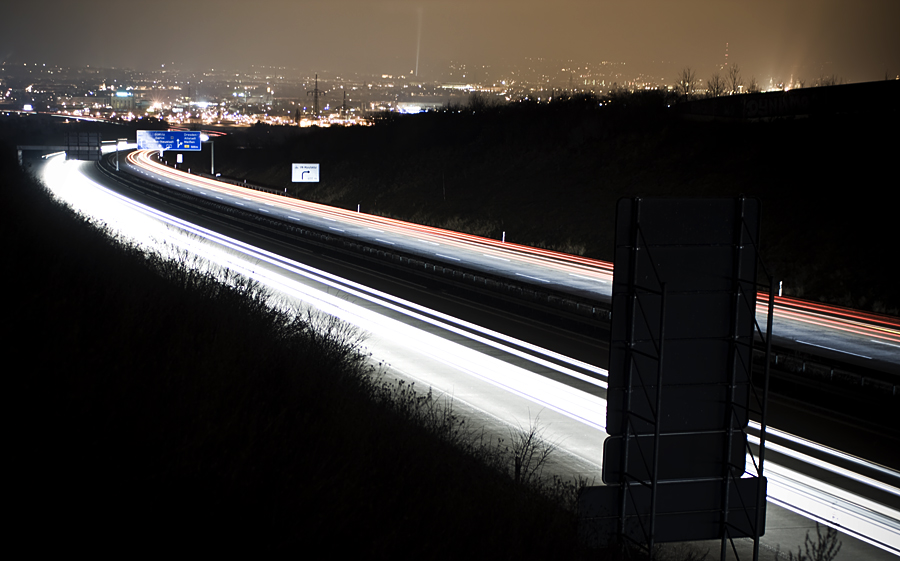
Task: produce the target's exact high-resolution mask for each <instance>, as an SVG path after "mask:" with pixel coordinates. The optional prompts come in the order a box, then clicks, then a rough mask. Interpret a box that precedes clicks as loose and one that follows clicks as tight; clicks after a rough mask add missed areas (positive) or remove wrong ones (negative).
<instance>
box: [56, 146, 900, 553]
mask: <svg viewBox="0 0 900 561" xmlns="http://www.w3.org/2000/svg"><path fill="white" fill-rule="evenodd" d="M82 165H83V164H81V163H79V162H66V161H64V160H62V159H61V158H55V159H51V160H50V161H48V163H47V165H46V166H45V168H44V172H43V179H44V181H45V183H46V184H47V185H48V187H50V188H51V190H52V191H53V192H54V193H55V194H56V195H57V196H58V197H60V198H61V199H63V200H65V201H66V202H68V203H69V204H71V205H72V206H73V207H75V208H77V209H79V210H80V211H82V212H84V213H86V214H89V215H91V216H95V217H97V218H98V219H99V220H101V221H103V222H105V223H106V224H108V225H109V226H110V228H111V229H113V230H114V231H116V232H122V233H123V234H124V235H127V236H128V237H129V238H131V239H133V240H134V241H135V242H136V243H141V244H143V245H147V246H149V247H158V245H159V244H160V243H161V242H165V243H169V244H173V245H177V247H181V248H185V249H188V250H190V251H192V252H195V253H197V254H198V255H201V256H202V257H204V258H205V259H209V260H210V261H212V262H215V263H218V264H220V265H221V266H223V267H228V268H231V269H233V270H235V271H237V272H239V273H242V274H245V275H247V276H249V277H252V278H254V279H257V280H259V281H260V282H262V283H264V284H266V285H267V286H269V287H272V288H273V289H275V290H277V291H279V292H281V293H283V294H287V295H290V296H292V297H294V298H299V299H302V300H303V301H304V302H306V303H308V304H310V305H312V306H315V307H316V308H318V309H320V310H322V311H323V312H325V313H328V314H331V315H335V316H337V317H339V318H341V319H343V320H344V321H347V322H349V323H351V324H353V325H357V326H359V327H360V328H362V329H364V330H366V331H370V332H372V333H376V334H378V335H379V336H381V337H390V338H391V339H392V340H393V341H394V342H395V343H402V344H404V345H407V346H408V348H410V349H411V350H414V351H415V352H418V353H421V354H423V355H427V356H429V357H431V358H432V359H434V360H436V361H439V362H441V363H443V364H446V365H449V366H451V367H452V368H454V369H456V370H458V371H460V372H464V373H466V374H468V375H470V376H472V377H475V378H478V379H480V380H483V381H485V382H487V383H490V384H492V385H493V386H495V387H499V388H503V389H504V390H506V391H508V392H511V393H513V394H516V395H519V396H522V397H524V398H526V399H528V400H530V401H532V402H533V403H535V404H538V405H540V406H541V407H546V408H549V409H551V410H553V411H556V412H558V413H560V414H563V415H565V416H567V417H569V418H571V419H574V420H576V421H578V422H579V423H582V424H583V425H584V426H585V427H586V428H588V429H590V430H595V431H603V430H604V429H605V423H606V401H605V400H604V399H602V398H600V397H599V396H596V395H592V394H590V393H587V392H583V391H580V390H577V389H575V388H572V387H570V386H568V385H566V384H562V383H559V382H556V381H553V380H551V379H549V378H546V377H545V376H542V375H540V374H539V372H540V371H541V369H551V370H553V371H555V372H558V373H561V374H564V375H566V376H571V377H573V378H576V379H578V380H580V381H582V382H588V383H590V384H593V385H595V386H596V387H597V388H601V389H602V388H606V382H605V381H604V380H605V378H606V375H607V372H606V371H605V370H603V369H600V368H597V367H595V366H592V365H589V364H587V363H583V362H581V361H576V360H574V359H571V358H569V357H565V356H564V355H560V354H558V353H554V352H552V351H549V350H546V349H542V348H540V347H538V346H536V345H532V344H529V343H526V342H524V341H519V340H516V339H514V338H512V337H508V336H506V335H503V334H501V333H497V332H493V331H489V330H485V329H482V328H480V327H479V326H477V325H474V324H470V323H467V322H463V321H461V320H458V319H455V318H452V317H451V316H448V315H446V314H442V313H439V312H436V311H434V310H429V309H427V308H424V307H422V306H418V305H417V304H414V303H412V302H407V301H404V300H402V299H399V298H396V297H393V296H391V295H389V294H386V293H382V292H379V291H375V290H372V289H369V288H367V287H364V286H362V285H359V284H357V283H353V282H352V281H349V280H346V279H341V278H339V277H336V276H334V275H330V274H328V273H326V272H324V271H319V270H316V269H313V268H311V267H308V266H306V265H303V264H302V263H298V262H294V261H291V260H288V259H286V258H284V257H281V256H279V255H277V254H274V253H269V252H266V251H264V250H261V249H258V248H255V247H253V246H250V245H249V244H245V243H243V242H240V241H237V240H233V239H230V238H227V237H225V236H221V235H219V234H217V233H215V232H212V231H209V230H206V229H203V228H200V227H198V226H195V225H193V224H191V223H189V222H185V221H181V220H179V219H176V218H174V217H171V216H168V215H166V214H164V213H162V212H159V211H157V210H155V209H152V208H150V207H146V206H144V205H140V204H139V203H136V202H134V201H131V200H129V199H126V198H125V197H122V196H120V195H117V194H115V193H112V192H111V191H108V190H107V189H105V188H103V187H101V186H99V185H97V184H96V183H94V182H92V181H90V180H89V179H87V178H86V177H84V176H83V175H82V174H81V173H80V171H81V166H82ZM161 224H162V225H163V226H162V227H161V226H160V225H161ZM186 234H187V235H186ZM376 306H377V307H378V308H380V310H376V309H375V307H376ZM422 325H428V326H430V328H429V329H427V330H426V329H422V328H421V327H420V326H422ZM435 331H437V332H435ZM465 341H468V342H465ZM483 348H490V349H493V350H492V351H491V352H492V354H498V353H500V354H505V355H510V356H512V357H515V359H518V360H520V361H523V362H522V364H526V363H528V364H531V365H532V366H531V367H528V368H524V367H521V366H518V365H516V364H512V363H511V362H510V361H508V360H501V359H499V358H496V357H494V356H490V355H489V354H486V353H485V352H483V351H482V350H480V349H483ZM373 352H375V350H373ZM416 374H417V375H423V374H422V373H416ZM756 428H758V425H757V427H756ZM769 432H770V433H772V434H773V435H777V436H779V437H781V438H785V439H786V440H789V441H795V442H798V443H801V444H802V445H803V446H807V447H817V446H818V448H817V449H819V450H826V451H828V453H830V454H833V455H834V454H842V453H840V452H837V451H834V450H830V449H827V448H825V447H821V446H820V445H817V444H815V443H811V442H809V441H805V440H803V439H799V437H795V436H793V435H789V434H786V433H782V432H780V431H778V430H777V429H774V428H771V427H770V428H769ZM598 434H599V433H598ZM753 438H754V437H751V441H753ZM756 442H757V443H758V440H756ZM599 443H600V440H599V438H598V444H597V445H598V446H599ZM767 449H771V450H772V451H773V452H774V451H777V452H779V453H782V454H785V455H788V456H791V457H793V458H795V459H798V460H801V461H804V462H807V463H810V464H812V465H816V466H818V467H820V468H823V469H828V470H829V471H831V472H832V473H835V474H838V475H840V476H842V477H849V478H851V479H853V480H855V481H858V482H861V483H865V484H868V485H873V486H878V488H880V489H882V490H885V491H887V492H889V493H891V494H893V495H894V496H900V491H898V490H897V489H896V488H894V487H891V486H889V485H884V484H883V483H880V482H876V481H874V480H872V479H870V478H867V477H865V476H862V475H859V474H855V473H853V472H852V471H850V470H847V469H846V468H841V467H839V466H835V465H833V464H831V463H829V462H824V461H821V460H817V459H816V458H814V457H812V456H810V455H808V454H805V453H803V452H799V451H797V450H793V449H789V448H787V447H784V446H781V445H776V444H773V443H769V444H768V446H767ZM842 458H843V459H845V460H846V459H847V458H850V461H853V462H854V463H857V464H859V465H864V466H866V467H868V468H870V469H875V470H876V471H877V470H879V469H880V470H886V472H887V473H888V474H889V475H891V476H893V477H898V474H897V472H894V471H893V470H889V469H888V468H884V467H883V466H875V465H874V464H871V463H869V462H866V461H865V460H862V459H859V458H852V457H851V456H847V455H846V454H843V456H842ZM766 465H767V476H768V477H769V481H770V485H769V497H768V498H769V500H770V501H772V502H774V503H777V504H780V505H782V506H785V507H786V508H789V509H791V510H794V511H797V512H800V513H801V514H804V515H805V516H810V517H812V518H814V519H818V520H820V521H822V522H824V523H826V524H828V525H831V526H835V527H838V528H839V529H841V530H844V531H848V532H850V533H852V534H854V535H857V536H858V537H860V539H863V540H865V541H867V542H869V543H872V544H873V545H876V546H878V547H881V548H883V549H886V550H887V551H891V552H893V553H897V554H900V522H898V521H900V512H898V511H897V510H896V509H893V508H891V507H887V506H885V505H879V504H877V503H874V502H873V501H870V500H868V499H865V498H864V497H860V496H857V495H855V494H853V493H850V492H848V491H846V490H843V489H840V488H837V487H835V486H833V485H830V484H827V483H824V482H821V481H818V480H815V479H812V478H810V477H809V476H806V475H803V474H799V473H797V472H794V471H792V470H789V469H787V468H784V467H782V466H778V465H777V464H776V463H773V462H772V461H768V462H767V464H766ZM873 466H874V467H873ZM876 484H877V485H876Z"/></svg>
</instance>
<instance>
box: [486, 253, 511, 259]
mask: <svg viewBox="0 0 900 561" xmlns="http://www.w3.org/2000/svg"><path fill="white" fill-rule="evenodd" d="M482 255H484V256H485V257H490V258H491V259H499V260H500V261H509V259H504V258H502V257H497V256H496V255H488V254H487V253H482Z"/></svg>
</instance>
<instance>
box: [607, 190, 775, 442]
mask: <svg viewBox="0 0 900 561" xmlns="http://www.w3.org/2000/svg"><path fill="white" fill-rule="evenodd" d="M758 237H759V203H758V201H757V200H756V199H623V200H621V201H619V208H618V215H617V223H616V261H615V263H616V267H615V275H614V279H613V298H612V306H613V307H612V313H613V323H612V327H611V343H610V362H609V365H610V367H609V395H608V413H607V416H608V425H607V432H608V433H609V434H611V435H620V434H623V433H624V430H625V427H624V426H623V424H622V423H623V422H624V418H625V416H624V415H623V413H624V411H625V409H626V408H628V409H629V412H634V413H638V414H639V417H640V418H639V417H638V416H635V415H631V417H632V419H631V421H633V422H634V426H633V427H632V432H636V433H637V434H641V433H646V432H648V431H651V430H652V427H651V426H650V422H649V421H646V419H650V418H651V417H648V416H647V415H646V414H645V413H647V412H648V410H649V409H653V408H655V403H656V398H657V395H656V379H657V375H658V372H657V367H658V364H659V358H658V349H659V346H660V343H661V342H662V343H664V349H665V355H664V366H663V387H664V393H665V395H666V397H665V399H664V400H663V404H662V427H661V430H662V432H673V431H681V430H685V429H686V428H689V429H690V430H707V431H714V430H725V428H726V427H725V422H726V415H725V414H724V409H723V408H724V407H725V404H726V402H727V401H728V398H729V395H728V393H729V390H728V389H727V388H726V385H728V384H732V385H733V386H734V387H735V389H736V394H735V395H734V396H733V401H732V403H736V404H737V405H738V414H739V418H738V425H740V426H745V425H746V422H747V417H746V409H747V398H748V395H749V392H748V387H749V382H750V357H751V348H752V347H751V344H752V340H753V336H754V328H755V323H754V322H755V314H756V287H755V283H756V260H757V255H756V251H755V243H756V241H757V240H758ZM662 283H665V284H666V305H665V318H666V319H665V325H662V324H661V321H660V320H661V313H662V294H661V290H662ZM661 332H664V333H665V337H664V341H663V340H662V339H660V334H661ZM732 376H733V379H732ZM629 389H630V390H632V391H631V393H630V395H629V396H628V398H629V403H627V404H626V403H625V400H626V393H628V390H629ZM669 391H672V392H673V393H672V394H669V393H668V392H669ZM692 394H696V395H695V398H696V399H692V397H691V395H692ZM710 398H711V399H712V400H713V401H709V400H710ZM701 404H702V405H701ZM698 405H699V406H698ZM720 413H721V414H720ZM641 418H643V419H641Z"/></svg>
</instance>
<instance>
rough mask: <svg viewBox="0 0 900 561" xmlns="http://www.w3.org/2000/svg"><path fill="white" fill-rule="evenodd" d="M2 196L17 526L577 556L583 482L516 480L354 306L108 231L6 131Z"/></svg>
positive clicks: (458, 553) (200, 545) (352, 552)
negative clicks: (358, 328) (296, 303)
mask: <svg viewBox="0 0 900 561" xmlns="http://www.w3.org/2000/svg"><path fill="white" fill-rule="evenodd" d="M0 203H2V204H0V210H2V215H0V235H2V237H3V240H4V242H5V243H6V248H7V252H6V255H5V258H6V261H5V262H6V264H7V266H6V267H5V269H4V271H5V272H6V273H7V275H6V279H5V281H6V282H5V284H4V287H5V292H6V296H7V301H6V304H5V308H4V316H3V317H4V319H5V320H6V322H5V323H6V325H7V332H6V333H5V335H4V340H3V350H4V355H5V357H6V362H7V366H6V367H5V368H4V374H5V380H6V382H7V384H6V393H5V395H6V396H7V401H8V402H9V407H7V414H6V415H7V427H6V430H7V434H8V435H9V439H8V441H9V446H8V447H7V454H6V457H7V464H8V467H9V469H8V470H7V471H8V472H9V485H8V487H9V489H10V491H9V492H8V493H7V496H8V499H9V500H8V501H7V504H8V506H9V507H10V511H11V512H12V513H13V521H12V523H11V524H10V525H9V526H8V528H9V530H10V535H11V536H12V539H13V540H15V541H14V543H20V547H28V548H29V550H30V551H34V552H40V553H57V552H63V551H76V550H81V549H89V550H91V551H94V552H99V553H100V554H101V555H103V554H107V553H112V552H115V553H116V554H117V555H121V554H122V552H128V553H129V554H131V555H134V554H135V553H137V554H138V555H140V554H146V553H149V552H152V553H157V554H163V555H171V554H172V552H173V551H177V552H179V553H183V554H190V553H199V554H207V555H208V554H217V553H228V554H230V555H235V554H239V555H244V556H258V555H260V554H263V555H265V554H272V553H275V552H278V553H281V554H284V553H290V554H293V555H298V554H299V555H303V554H305V553H308V552H310V551H329V552H333V553H334V554H336V555H338V556H345V557H350V558H356V557H359V556H365V557H366V558H376V559H379V558H390V559H405V558H414V559H458V558H472V557H482V556H483V557H488V558H504V557H506V558H516V559H548V558H550V557H553V556H554V555H560V556H563V557H566V558H581V557H583V555H582V554H583V553H584V552H582V551H580V549H579V546H578V544H577V540H576V537H575V518H574V514H573V513H572V511H571V510H570V505H566V504H564V502H565V501H564V498H565V497H569V498H571V497H572V496H573V495H572V493H573V492H574V486H573V485H561V484H553V485H551V484H550V483H549V482H547V487H546V489H551V488H552V489H556V491H557V493H556V494H555V495H552V493H542V492H539V491H537V490H536V488H535V486H526V485H523V484H517V483H515V482H514V481H513V480H512V478H511V477H509V476H508V475H507V464H506V461H507V458H508V457H507V456H506V455H505V452H504V450H506V448H502V447H501V446H499V445H498V443H496V442H493V443H492V442H483V443H482V442H479V441H478V440H477V436H476V434H475V433H474V432H472V433H470V432H469V431H468V429H467V428H466V427H467V425H463V424H462V422H461V420H460V419H458V418H456V417H453V416H452V415H451V414H450V412H449V411H448V410H445V409H440V408H436V407H435V401H434V399H432V398H431V397H430V394H429V395H428V396H426V395H422V394H420V393H417V392H414V391H410V389H409V388H408V387H407V386H402V385H399V386H398V385H396V384H387V383H382V382H381V381H380V380H379V378H378V377H377V375H376V374H377V370H374V368H375V366H374V365H372V364H371V363H370V362H369V360H368V357H367V355H365V354H364V353H363V351H362V350H361V348H360V347H359V346H358V344H357V339H356V337H355V335H354V334H353V332H352V331H348V330H347V329H345V328H343V327H342V326H341V324H338V323H329V322H328V320H327V319H324V318H319V319H316V318H315V317H309V316H306V315H303V314H301V315H299V316H296V317H295V316H293V314H291V313H287V312H284V313H282V312H277V311H271V310H269V309H268V308H267V306H266V305H265V303H266V300H267V293H266V292H265V291H264V290H262V289H260V288H259V287H258V286H256V285H255V284H254V283H253V282H249V281H242V280H241V279H239V278H237V277H232V278H231V281H230V282H229V283H224V284H223V283H221V282H219V281H218V280H216V279H215V278H213V277H211V276H209V275H206V274H203V273H202V272H201V273H198V272H196V271H194V270H193V269H191V268H189V267H184V266H181V265H179V263H178V262H177V261H176V262H172V261H167V260H161V259H158V258H154V257H152V256H151V257H148V256H146V255H145V254H144V253H143V252H142V251H141V250H138V249H136V248H134V247H130V246H127V245H123V244H120V243H114V242H113V241H112V240H110V239H109V238H108V237H107V235H106V233H105V232H104V231H102V230H100V229H98V228H96V227H94V226H92V225H90V224H89V223H88V221H87V220H85V219H82V218H78V217H76V216H75V215H74V214H73V213H72V212H71V211H69V210H68V209H66V208H64V207H62V206H61V205H58V204H56V203H54V202H52V201H51V199H50V198H49V197H48V196H47V194H46V193H45V192H43V191H42V189H41V188H40V186H39V185H38V184H37V183H36V182H35V181H33V180H32V179H31V178H30V177H27V175H26V174H25V173H24V172H22V171H21V170H20V169H19V167H18V166H17V165H16V163H15V159H14V151H13V150H11V149H10V148H9V147H8V146H3V145H2V143H0ZM442 411H444V412H445V413H446V414H445V413H442ZM473 429H474V427H473ZM482 444H483V446H482Z"/></svg>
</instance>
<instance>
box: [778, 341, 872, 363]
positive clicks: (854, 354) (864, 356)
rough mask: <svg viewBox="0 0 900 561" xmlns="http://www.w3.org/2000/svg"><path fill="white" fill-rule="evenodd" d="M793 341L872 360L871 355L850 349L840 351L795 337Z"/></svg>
mask: <svg viewBox="0 0 900 561" xmlns="http://www.w3.org/2000/svg"><path fill="white" fill-rule="evenodd" d="M794 341H796V342H797V343H801V344H803V345H810V346H812V347H819V348H820V349H828V350H829V351H834V352H836V353H844V354H845V355H853V356H858V357H860V358H867V359H869V360H872V357H870V356H866V355H858V354H856V353H851V352H850V351H842V350H840V349H835V348H832V347H826V346H824V345H816V344H815V343H807V342H806V341H799V340H797V339H794Z"/></svg>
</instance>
